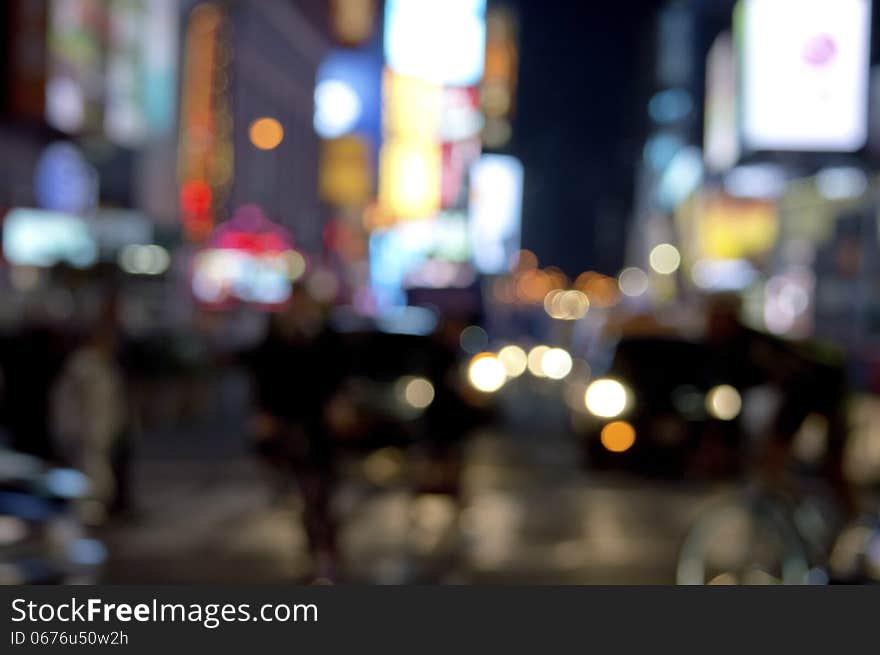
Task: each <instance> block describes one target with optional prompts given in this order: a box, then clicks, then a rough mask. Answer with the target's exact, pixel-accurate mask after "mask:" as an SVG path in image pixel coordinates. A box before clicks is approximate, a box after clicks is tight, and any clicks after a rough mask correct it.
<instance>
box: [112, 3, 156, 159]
mask: <svg viewBox="0 0 880 655" xmlns="http://www.w3.org/2000/svg"><path fill="white" fill-rule="evenodd" d="M107 4H108V5H109V16H108V21H107V22H108V25H107V27H108V29H107V53H106V55H107V69H106V70H107V77H106V83H107V88H106V104H105V110H104V131H105V132H106V133H107V136H108V137H109V139H110V140H111V141H114V142H116V143H119V144H122V145H129V146H131V145H137V144H139V143H141V142H142V141H143V140H144V139H145V138H146V136H147V117H146V111H145V106H144V102H143V100H144V98H143V91H144V88H143V75H142V68H141V54H142V53H141V43H142V38H143V37H142V32H141V30H142V29H143V23H144V18H145V16H144V7H143V5H142V4H141V3H140V2H138V0H111V1H110V2H108V3H107Z"/></svg>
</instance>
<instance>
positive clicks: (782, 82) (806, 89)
mask: <svg viewBox="0 0 880 655" xmlns="http://www.w3.org/2000/svg"><path fill="white" fill-rule="evenodd" d="M870 19H871V2H870V0H740V4H739V5H738V6H737V14H736V24H737V36H738V39H739V44H738V45H739V47H740V53H741V61H740V65H741V75H742V77H741V84H742V87H741V92H742V100H741V112H742V115H741V133H742V138H743V142H744V145H745V146H746V147H747V148H749V149H752V150H794V151H831V152H852V151H855V150H859V149H860V148H862V147H863V146H864V145H865V141H866V138H867V111H868V103H867V98H868V64H869V55H870V36H871V34H870V32H871V27H870V25H871V20H870Z"/></svg>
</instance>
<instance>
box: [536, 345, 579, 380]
mask: <svg viewBox="0 0 880 655" xmlns="http://www.w3.org/2000/svg"><path fill="white" fill-rule="evenodd" d="M571 366H572V360H571V355H569V354H568V351H567V350H565V349H564V348H550V349H548V350H547V351H546V352H545V353H544V355H543V357H541V370H542V371H543V373H544V375H545V376H547V377H548V378H550V379H551V380H561V379H563V378H564V377H565V376H567V375H568V374H569V373H571Z"/></svg>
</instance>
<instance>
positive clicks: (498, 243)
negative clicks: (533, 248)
mask: <svg viewBox="0 0 880 655" xmlns="http://www.w3.org/2000/svg"><path fill="white" fill-rule="evenodd" d="M522 193H523V167H522V164H521V163H520V162H519V160H518V159H517V158H516V157H511V156H509V155H483V156H482V157H480V159H479V160H478V161H477V162H475V163H474V165H473V166H472V167H471V199H470V200H471V201H470V235H471V247H472V248H473V257H474V264H475V265H476V267H477V269H478V270H479V271H480V272H481V273H489V274H496V273H505V272H507V271H508V270H509V266H510V262H511V260H512V258H513V254H514V253H515V252H516V251H518V250H519V247H520V245H519V244H520V221H521V212H522Z"/></svg>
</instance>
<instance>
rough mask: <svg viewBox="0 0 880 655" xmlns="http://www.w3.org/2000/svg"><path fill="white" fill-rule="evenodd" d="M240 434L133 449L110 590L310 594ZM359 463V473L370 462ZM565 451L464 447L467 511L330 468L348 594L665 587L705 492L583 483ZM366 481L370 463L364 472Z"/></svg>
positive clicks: (539, 441)
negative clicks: (354, 587) (489, 587)
mask: <svg viewBox="0 0 880 655" xmlns="http://www.w3.org/2000/svg"><path fill="white" fill-rule="evenodd" d="M243 434H244V429H243V421H241V420H234V419H233V420H230V417H228V416H227V417H219V418H218V419H217V420H216V421H214V422H212V423H211V424H206V425H201V426H200V427H198V428H197V429H177V430H173V429H166V430H164V431H157V432H154V433H150V434H147V435H144V437H143V439H142V440H141V443H140V444H139V446H138V450H137V454H136V457H135V464H134V472H133V478H134V489H135V493H134V497H135V504H136V506H137V511H136V513H135V514H134V515H133V516H132V517H131V518H127V519H124V520H121V521H118V522H114V523H111V524H110V526H108V527H106V528H104V529H103V530H102V531H101V536H102V537H103V538H104V539H105V540H106V543H107V545H108V549H109V554H110V560H109V564H108V567H107V570H106V574H105V581H106V582H108V583H119V584H126V583H128V584H133V583H140V584H143V583H178V584H186V583H200V582H227V583H233V582H237V583H245V582H252V583H271V582H288V583H289V582H303V581H306V580H307V575H308V571H309V560H308V555H307V551H306V545H305V538H304V534H303V532H302V529H301V528H300V524H299V512H300V507H299V504H298V499H297V498H296V496H295V494H291V493H287V494H281V495H279V493H278V492H277V490H276V489H275V487H277V485H275V487H273V485H272V484H271V483H270V481H271V477H270V476H269V475H268V471H267V470H265V469H264V468H263V467H262V465H261V463H260V462H259V461H258V460H257V459H256V457H254V456H253V455H252V454H251V453H249V452H248V451H247V444H246V441H245V439H244V437H243V436H242V435H243ZM368 461H369V460H368ZM578 462H579V456H578V454H577V452H576V449H575V444H574V442H573V438H572V437H570V436H568V435H566V434H565V433H563V432H562V431H553V432H550V433H547V434H543V433H542V432H541V431H540V430H538V429H533V430H530V431H528V432H523V431H521V430H520V431H514V430H512V429H504V428H498V429H492V430H486V431H483V432H479V433H477V434H475V435H474V436H473V438H471V439H470V440H469V441H468V443H467V446H466V449H465V456H464V468H463V507H462V508H461V511H460V512H457V511H456V509H455V507H454V504H453V503H452V501H450V500H449V499H448V498H446V497H443V496H436V495H422V496H418V497H416V496H414V495H413V494H412V493H410V492H409V491H408V490H407V488H406V485H404V484H393V483H390V484H387V485H382V486H379V485H376V484H371V483H370V482H368V481H367V480H366V479H365V478H364V476H363V475H361V474H360V471H362V470H363V469H364V468H365V466H364V464H365V463H364V461H363V460H362V459H353V460H347V461H346V462H344V463H343V464H342V465H341V467H340V468H341V470H342V474H341V475H340V479H341V484H340V488H339V490H338V492H337V494H336V498H335V507H336V512H337V516H338V517H339V519H340V522H341V548H342V551H343V558H344V569H343V571H342V575H341V581H343V582H355V583H380V584H400V583H408V582H416V583H452V584H458V583H509V584H532V583H546V584H555V583H562V584H566V583H571V584H623V583H630V584H640V583H641V584H667V583H672V582H674V570H675V557H676V552H677V548H678V546H679V544H680V542H681V540H682V538H683V536H684V533H685V531H686V529H687V527H688V525H689V523H690V521H691V520H692V519H693V517H694V516H695V514H696V513H697V512H698V511H699V509H700V507H701V506H702V505H703V503H704V502H705V500H706V499H707V497H708V496H709V495H710V493H709V491H708V490H706V489H705V488H699V489H698V488H695V487H687V488H686V487H684V486H682V485H678V484H675V483H656V482H646V481H644V480H640V479H635V478H629V477H618V476H613V475H609V474H604V473H603V474H600V475H598V474H591V473H589V472H586V471H584V470H583V469H581V468H579V466H578ZM373 468H376V463H375V462H373Z"/></svg>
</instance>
